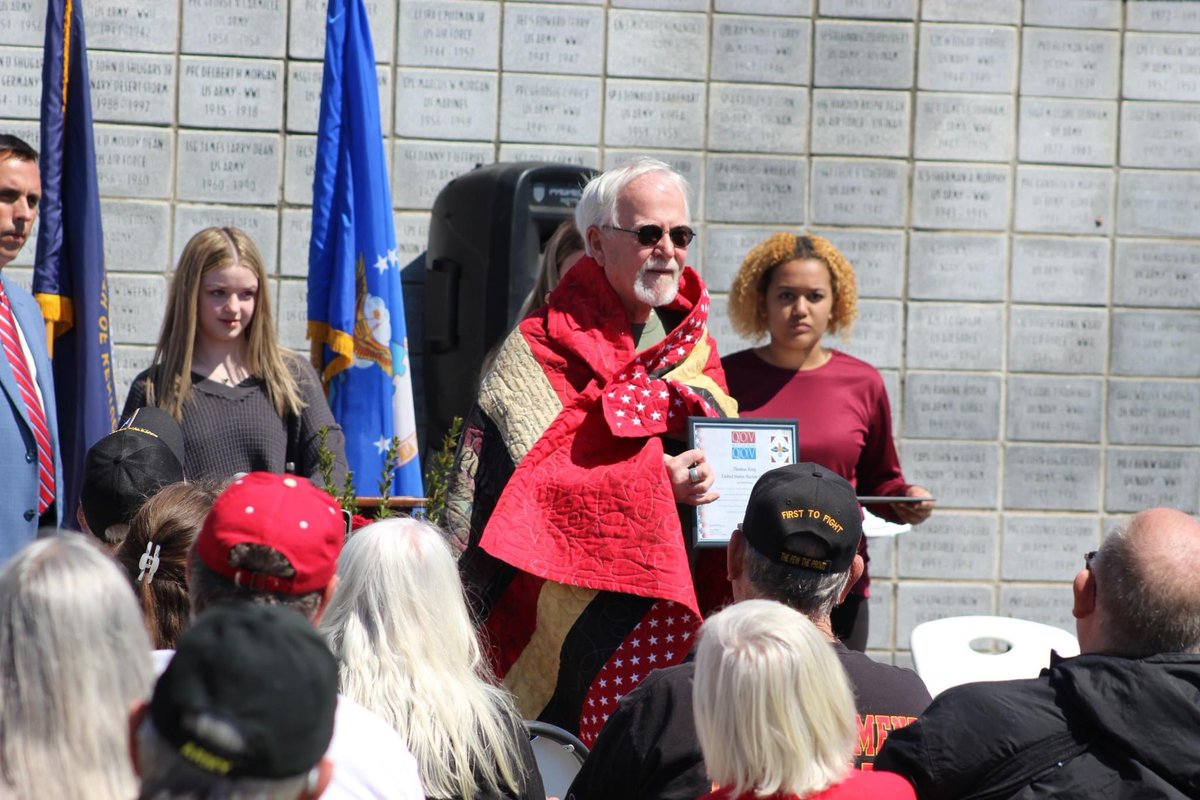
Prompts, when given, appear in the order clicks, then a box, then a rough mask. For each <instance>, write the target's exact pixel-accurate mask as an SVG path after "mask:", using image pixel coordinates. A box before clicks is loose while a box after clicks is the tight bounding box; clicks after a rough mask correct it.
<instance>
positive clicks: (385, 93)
mask: <svg viewBox="0 0 1200 800" xmlns="http://www.w3.org/2000/svg"><path fill="white" fill-rule="evenodd" d="M322 72H323V69H322V66H321V65H320V64H304V63H298V62H295V61H290V62H288V68H287V129H288V131H289V132H291V133H316V132H317V124H318V122H319V121H320V118H321V79H322ZM375 78H376V79H377V81H378V89H379V125H380V128H381V129H382V132H383V135H384V136H387V135H388V134H389V133H391V130H392V71H391V69H390V68H388V67H386V66H384V67H377V68H376V69H375Z"/></svg>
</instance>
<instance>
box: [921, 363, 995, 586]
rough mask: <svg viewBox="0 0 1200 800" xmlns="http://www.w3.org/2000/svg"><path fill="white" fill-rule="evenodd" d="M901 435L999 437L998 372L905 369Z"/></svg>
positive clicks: (934, 437) (932, 437)
mask: <svg viewBox="0 0 1200 800" xmlns="http://www.w3.org/2000/svg"><path fill="white" fill-rule="evenodd" d="M904 435H905V437H914V436H915V437H918V438H922V439H997V438H999V436H1000V376H998V375H959V374H953V373H928V372H909V373H908V374H907V375H906V377H905V381H904ZM910 577H911V576H910Z"/></svg>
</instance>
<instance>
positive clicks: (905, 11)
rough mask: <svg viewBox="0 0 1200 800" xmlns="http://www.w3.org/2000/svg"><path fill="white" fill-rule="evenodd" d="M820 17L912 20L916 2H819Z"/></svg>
mask: <svg viewBox="0 0 1200 800" xmlns="http://www.w3.org/2000/svg"><path fill="white" fill-rule="evenodd" d="M821 16H822V17H859V18H862V19H912V18H914V17H915V16H917V2H916V0H821Z"/></svg>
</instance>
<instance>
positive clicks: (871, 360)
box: [824, 300, 904, 369]
mask: <svg viewBox="0 0 1200 800" xmlns="http://www.w3.org/2000/svg"><path fill="white" fill-rule="evenodd" d="M902 319H903V313H902V310H901V308H900V303H899V302H897V301H895V300H860V301H859V303H858V319H856V320H854V327H853V329H852V330H851V332H850V340H849V341H846V340H844V339H842V338H841V337H840V336H838V335H837V334H831V335H829V336H826V337H825V341H824V344H825V346H826V347H832V348H834V349H837V350H842V351H845V352H847V353H849V354H850V355H852V356H854V357H855V358H861V359H862V360H863V361H866V362H867V363H868V364H871V365H873V366H875V367H876V368H878V369H887V368H888V367H899V366H900V343H901V341H902V339H901V334H902V332H903V330H904V325H903V322H902Z"/></svg>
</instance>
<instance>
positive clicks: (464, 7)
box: [396, 0, 500, 69]
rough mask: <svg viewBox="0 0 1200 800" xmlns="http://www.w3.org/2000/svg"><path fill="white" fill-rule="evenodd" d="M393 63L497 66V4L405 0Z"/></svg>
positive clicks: (475, 0) (472, 0)
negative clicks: (451, 3) (394, 61)
mask: <svg viewBox="0 0 1200 800" xmlns="http://www.w3.org/2000/svg"><path fill="white" fill-rule="evenodd" d="M399 27H400V33H399V37H398V39H399V44H398V45H397V56H396V63H397V65H398V66H404V67H452V68H456V69H496V68H497V67H498V66H499V65H500V4H499V3H495V2H485V0H463V1H462V2H457V3H454V4H453V5H450V4H448V3H445V2H442V0H404V2H403V3H401V4H400V23H399Z"/></svg>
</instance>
